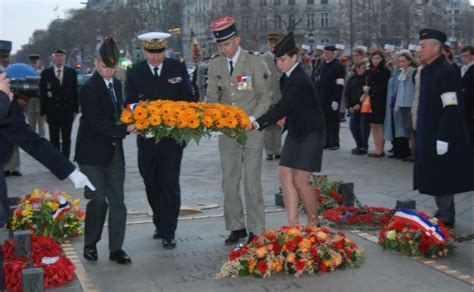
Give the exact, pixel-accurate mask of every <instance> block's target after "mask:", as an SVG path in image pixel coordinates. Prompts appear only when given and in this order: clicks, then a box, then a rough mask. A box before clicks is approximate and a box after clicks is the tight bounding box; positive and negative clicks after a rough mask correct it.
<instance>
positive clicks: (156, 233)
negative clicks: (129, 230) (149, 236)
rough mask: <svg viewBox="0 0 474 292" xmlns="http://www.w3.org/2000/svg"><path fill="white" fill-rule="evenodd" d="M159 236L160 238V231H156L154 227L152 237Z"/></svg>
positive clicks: (156, 237)
mask: <svg viewBox="0 0 474 292" xmlns="http://www.w3.org/2000/svg"><path fill="white" fill-rule="evenodd" d="M160 238H161V234H160V232H159V231H158V229H155V231H154V232H153V239H160Z"/></svg>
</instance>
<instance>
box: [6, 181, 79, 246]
mask: <svg viewBox="0 0 474 292" xmlns="http://www.w3.org/2000/svg"><path fill="white" fill-rule="evenodd" d="M79 201H80V200H79V199H75V200H72V199H71V197H70V196H69V195H68V194H67V193H66V192H58V191H56V192H53V193H50V192H49V191H48V190H45V191H43V192H41V191H40V190H39V189H35V190H34V191H33V193H32V194H30V195H28V196H26V197H25V198H22V199H21V200H20V202H19V204H18V208H16V209H15V211H14V212H13V216H12V219H11V222H10V228H11V229H12V230H31V231H32V232H33V234H36V235H45V236H50V237H52V238H54V239H56V240H62V239H65V238H69V237H76V236H77V235H79V234H81V233H82V230H83V228H82V226H81V221H84V218H85V213H84V211H82V210H81V209H80V208H79V207H78V205H79Z"/></svg>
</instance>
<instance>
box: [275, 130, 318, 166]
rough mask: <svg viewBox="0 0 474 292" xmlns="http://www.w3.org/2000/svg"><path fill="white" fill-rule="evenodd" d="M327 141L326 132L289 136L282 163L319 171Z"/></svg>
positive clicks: (282, 153) (282, 164) (282, 155)
mask: <svg viewBox="0 0 474 292" xmlns="http://www.w3.org/2000/svg"><path fill="white" fill-rule="evenodd" d="M325 143H326V134H325V132H313V133H310V134H308V135H306V136H304V137H291V136H287V137H286V140H285V145H284V146H283V151H282V152H281V158H280V165H281V166H286V167H289V168H293V169H298V170H304V171H310V172H319V171H321V164H322V159H323V148H324V144H325Z"/></svg>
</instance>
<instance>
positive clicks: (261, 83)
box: [0, 16, 474, 264]
mask: <svg viewBox="0 0 474 292" xmlns="http://www.w3.org/2000/svg"><path fill="white" fill-rule="evenodd" d="M211 30H212V32H213V34H214V36H215V40H216V43H217V47H218V50H219V53H218V54H216V55H214V56H213V57H211V58H210V59H209V60H208V65H205V66H202V67H200V68H199V70H201V71H202V70H205V72H204V73H203V72H200V71H199V70H197V71H198V72H195V74H194V76H197V77H196V78H194V79H193V80H190V78H189V76H188V72H187V68H186V65H185V63H184V62H183V61H182V60H175V59H172V58H168V57H167V56H166V46H167V43H168V38H169V37H170V34H168V33H162V32H150V33H145V34H142V35H140V36H139V37H138V39H139V40H140V42H141V45H142V48H143V53H144V60H143V61H142V62H140V63H138V64H135V65H133V67H131V68H129V70H128V71H127V74H126V78H125V89H124V90H122V84H121V81H120V80H119V79H117V78H115V74H116V69H117V63H118V49H117V46H116V43H115V41H114V40H113V38H112V37H111V36H109V37H107V38H106V40H105V41H104V43H103V44H102V46H101V48H100V50H99V53H98V55H97V56H96V60H95V66H96V70H95V71H94V74H93V75H92V77H91V78H90V79H89V80H88V81H87V82H86V83H85V85H84V86H83V87H82V88H81V90H80V92H79V94H78V93H77V76H76V74H75V72H74V71H73V70H72V69H71V68H68V67H67V66H65V65H64V60H65V51H64V50H61V49H54V51H53V53H52V61H53V66H51V67H50V68H48V69H45V70H43V71H42V72H41V82H40V93H39V95H38V97H39V101H40V102H39V106H40V107H39V115H41V116H42V117H43V120H44V121H45V122H46V123H47V124H48V126H49V133H50V142H51V143H48V142H47V141H46V140H45V139H41V138H40V136H39V135H38V134H34V131H33V129H32V128H31V127H29V126H27V124H26V122H25V119H24V117H23V116H22V115H23V109H22V108H21V104H20V101H18V99H15V100H13V101H12V100H11V94H9V93H10V90H9V88H8V85H6V84H5V83H7V81H6V80H5V79H4V78H5V77H4V75H0V90H1V91H3V92H4V94H0V98H1V99H0V101H1V103H0V106H1V107H0V113H1V114H2V118H3V114H6V113H7V111H6V110H5V108H9V111H8V114H6V115H7V116H6V117H5V118H4V119H5V120H6V123H5V124H2V125H0V147H2V145H3V144H5V151H3V149H2V152H1V157H0V158H1V161H0V162H1V163H6V162H7V161H8V160H9V159H10V158H11V157H12V154H11V153H13V152H14V151H12V147H13V145H18V146H20V147H22V148H23V149H25V150H26V151H27V152H29V153H30V154H33V157H35V158H36V159H38V160H40V161H41V162H43V164H45V165H46V166H47V167H48V168H49V169H50V170H51V171H52V172H53V173H55V174H57V176H58V177H59V178H61V179H62V178H65V177H67V176H69V177H70V178H71V179H72V180H73V182H74V183H75V185H76V186H78V187H84V188H85V193H84V196H85V198H86V199H88V200H89V201H88V203H87V206H86V222H85V239H84V254H83V256H84V258H85V259H86V260H88V261H97V260H98V253H97V247H96V245H97V243H98V242H99V241H100V239H101V234H102V229H103V226H104V223H105V218H106V214H107V212H109V224H108V228H109V250H110V260H113V261H116V262H117V263H119V264H128V263H131V261H132V260H131V258H130V257H129V256H128V254H127V253H126V252H125V251H124V250H123V249H122V244H123V241H124V237H125V223H126V206H125V203H124V180H125V161H124V152H123V151H124V150H123V146H122V140H123V139H124V138H125V137H126V136H127V135H128V134H130V133H136V130H135V128H134V127H133V126H127V125H122V124H119V123H118V118H119V116H120V113H121V110H122V108H123V107H124V106H129V107H133V106H134V104H136V103H137V102H139V101H142V100H154V99H157V98H158V97H159V98H160V99H168V100H174V101H190V102H192V101H197V100H199V99H202V100H205V101H207V102H210V103H223V104H227V105H235V106H239V107H240V108H242V109H244V110H245V111H246V112H247V114H248V115H249V117H250V122H251V126H249V127H248V129H247V131H248V132H247V135H248V140H247V143H246V144H245V145H241V144H239V143H238V142H237V141H236V140H234V139H233V138H231V137H228V136H225V135H221V136H219V138H218V147H219V153H220V162H221V169H222V191H223V194H224V219H225V228H226V229H227V230H228V231H229V232H230V234H229V235H228V237H227V238H226V239H225V244H235V243H237V242H239V241H240V240H242V239H244V238H247V240H248V242H250V241H251V240H252V239H253V238H254V237H255V236H256V235H258V234H260V233H261V232H262V231H264V229H265V213H264V200H263V194H262V185H261V171H262V160H263V151H264V149H265V152H266V159H267V160H272V159H279V160H280V161H279V162H280V166H279V170H278V172H279V179H280V183H281V185H282V189H283V197H284V202H285V206H286V210H287V216H288V223H289V224H290V225H296V224H299V219H298V208H297V206H298V201H299V200H300V199H301V200H302V201H303V203H304V206H305V209H306V215H307V224H308V225H310V226H318V225H319V219H318V214H317V212H316V210H317V204H318V202H317V200H316V197H315V196H314V194H313V192H312V189H311V186H310V184H309V178H310V176H311V174H312V173H314V172H319V171H321V169H322V157H323V153H324V149H328V150H330V151H331V150H332V151H335V150H338V149H340V141H339V135H340V133H339V130H340V119H341V115H340V113H341V112H342V113H345V112H346V111H347V112H348V113H349V115H350V130H351V133H352V135H353V137H354V141H355V148H354V149H352V150H351V153H352V154H353V155H368V156H369V157H373V158H381V157H384V156H385V142H386V141H391V142H392V146H393V147H392V150H391V152H393V154H392V155H391V157H394V158H399V159H404V160H405V161H412V162H413V161H414V162H415V167H414V168H415V170H414V188H415V189H418V190H419V191H420V192H421V193H424V194H429V195H432V196H435V198H436V203H437V206H438V211H437V213H436V216H437V217H438V218H439V219H441V220H443V221H444V222H445V223H446V224H447V225H448V226H451V227H452V226H454V221H455V207H454V199H453V198H454V194H457V193H461V192H466V191H470V190H472V189H473V187H474V186H473V181H474V179H473V171H474V170H473V163H472V156H473V154H474V147H473V145H474V111H473V100H474V96H473V92H474V90H473V86H474V82H473V81H474V80H473V78H474V77H473V76H474V66H473V64H474V48H473V47H472V46H465V47H463V48H462V49H461V54H462V61H463V63H464V65H463V66H462V67H461V68H459V66H458V65H457V64H456V62H453V59H452V58H451V57H452V56H453V53H452V51H451V48H449V47H448V46H446V45H445V44H444V43H445V41H446V35H445V34H444V33H442V32H440V31H436V30H431V29H425V30H422V31H420V46H419V47H418V46H410V47H409V49H408V50H394V48H393V46H386V48H385V49H376V48H374V49H367V48H365V47H356V48H354V49H352V51H351V59H350V60H348V59H347V58H346V57H344V55H343V50H344V48H343V46H341V45H334V46H332V45H328V46H324V47H322V46H318V47H317V50H315V51H314V52H310V51H309V50H308V49H309V48H308V47H307V46H304V47H303V48H298V47H297V45H296V43H295V39H294V36H293V33H292V32H290V33H289V34H287V35H284V34H282V33H278V32H272V33H269V34H268V36H267V41H268V42H267V48H268V50H267V51H266V52H265V53H264V54H263V55H261V54H259V53H258V52H252V51H247V50H245V49H244V48H242V47H241V45H240V43H241V37H242V36H240V35H239V33H238V31H237V28H236V25H235V20H234V18H233V17H231V16H227V17H223V18H219V19H217V20H215V21H214V22H212V24H211ZM0 48H1V44H0ZM0 53H1V52H0ZM32 57H34V58H33V60H32V61H35V60H37V59H38V58H37V57H36V56H32ZM204 80H205V81H204ZM193 82H203V83H205V85H206V86H205V89H206V90H205V92H200V94H199V96H200V97H198V95H197V92H196V88H197V91H199V90H200V89H201V88H200V86H197V87H196V86H195V84H194V86H193ZM8 96H10V98H8ZM9 102H11V105H10V106H7V104H8V103H9ZM36 111H38V110H37V109H36ZM79 112H80V113H81V117H80V122H79V130H78V136H77V139H76V143H77V144H76V153H75V160H76V161H77V163H78V164H79V168H80V170H81V171H79V170H78V169H76V168H75V166H73V165H72V164H71V162H69V160H68V159H69V156H70V148H71V147H70V145H71V137H70V136H71V128H72V124H73V122H74V120H75V117H76V115H77V114H78V113H79ZM35 121H37V116H35V117H34V118H33V116H32V118H31V119H30V124H31V125H32V126H34V125H35ZM286 130H287V131H288V133H287V136H286V139H285V142H284V145H283V147H282V146H281V139H282V132H284V131H286ZM40 132H41V128H40ZM371 134H372V137H373V140H374V149H373V151H370V153H369V137H370V135H371ZM25 137H27V138H25ZM53 146H54V147H53ZM41 147H42V148H41ZM137 147H138V157H137V160H138V167H139V171H140V175H141V177H142V178H143V182H144V185H145V190H146V195H147V199H148V202H149V205H150V207H151V209H152V211H153V223H154V227H155V228H154V231H153V235H152V238H153V239H161V240H162V244H163V247H164V248H166V249H173V248H175V247H176V240H175V232H176V230H177V219H178V215H179V209H180V205H181V195H180V182H179V177H180V170H181V160H182V157H183V150H184V148H185V147H186V145H185V144H183V143H178V142H177V141H175V140H173V139H171V138H163V139H161V140H160V141H159V142H156V141H155V138H154V137H153V136H152V135H146V136H145V135H137ZM45 153H47V154H45ZM59 153H62V155H59V156H60V157H58V154H59ZM40 154H41V155H40ZM56 161H60V162H61V163H57V164H55V162H56ZM53 164H54V165H53ZM0 166H2V165H1V164H0ZM7 171H8V172H7ZM11 171H12V170H11V169H5V172H4V173H3V174H4V175H6V176H7V175H11V174H13V173H12V172H11ZM15 171H18V170H15ZM14 175H15V174H14ZM20 175H21V173H20ZM242 178H243V185H244V188H243V189H244V201H243V200H242V199H241V195H240V187H239V186H240V183H241V180H242ZM89 180H90V181H89ZM2 188H3V189H2ZM0 192H1V196H2V203H3V204H4V207H5V204H6V201H5V199H6V186H5V183H4V178H3V175H2V176H1V177H0ZM7 215H8V211H5V212H4V213H3V214H2V220H4V221H5V220H6V218H7V217H8V216H7Z"/></svg>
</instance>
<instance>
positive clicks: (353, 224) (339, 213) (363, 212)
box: [323, 206, 392, 229]
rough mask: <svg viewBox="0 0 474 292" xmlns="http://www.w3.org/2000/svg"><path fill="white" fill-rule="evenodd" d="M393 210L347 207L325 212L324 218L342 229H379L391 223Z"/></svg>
mask: <svg viewBox="0 0 474 292" xmlns="http://www.w3.org/2000/svg"><path fill="white" fill-rule="evenodd" d="M391 216H392V213H391V210H390V209H387V208H383V207H369V206H363V207H362V208H358V207H347V206H340V207H337V208H334V209H329V210H325V211H323V217H324V219H326V220H327V221H330V223H332V224H335V225H336V226H338V227H340V226H343V227H350V228H358V229H379V228H382V227H383V226H384V225H385V224H387V222H388V221H389V219H390V217H391Z"/></svg>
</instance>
